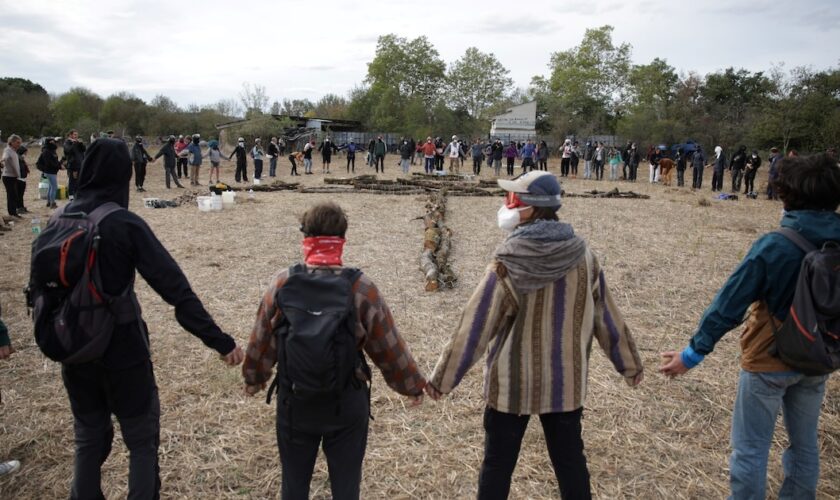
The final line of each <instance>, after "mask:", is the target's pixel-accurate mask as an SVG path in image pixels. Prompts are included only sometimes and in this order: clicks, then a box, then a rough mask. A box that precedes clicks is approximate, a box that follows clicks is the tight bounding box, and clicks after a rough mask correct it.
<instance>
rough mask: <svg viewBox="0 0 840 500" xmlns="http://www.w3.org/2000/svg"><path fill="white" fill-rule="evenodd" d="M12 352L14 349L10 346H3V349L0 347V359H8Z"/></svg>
mask: <svg viewBox="0 0 840 500" xmlns="http://www.w3.org/2000/svg"><path fill="white" fill-rule="evenodd" d="M13 352H15V348H14V347H12V346H10V345H4V346H3V347H0V359H7V358H9V357H10V356H11V355H12V353H13Z"/></svg>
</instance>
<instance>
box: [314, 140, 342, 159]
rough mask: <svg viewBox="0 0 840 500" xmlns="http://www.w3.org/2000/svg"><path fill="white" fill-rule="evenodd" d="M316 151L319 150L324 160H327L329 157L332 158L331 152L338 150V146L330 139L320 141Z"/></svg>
mask: <svg viewBox="0 0 840 500" xmlns="http://www.w3.org/2000/svg"><path fill="white" fill-rule="evenodd" d="M318 151H320V152H321V156H322V157H323V158H324V159H325V160H329V159H330V158H332V154H333V153H334V152H338V147H337V146H336V145H335V144H333V143H332V141H330V142H327V141H324V142H322V143H321V145H320V146H318Z"/></svg>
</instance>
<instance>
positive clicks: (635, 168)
mask: <svg viewBox="0 0 840 500" xmlns="http://www.w3.org/2000/svg"><path fill="white" fill-rule="evenodd" d="M638 175H639V164H638V163H631V164H630V180H631V181H635V180H636V176H638Z"/></svg>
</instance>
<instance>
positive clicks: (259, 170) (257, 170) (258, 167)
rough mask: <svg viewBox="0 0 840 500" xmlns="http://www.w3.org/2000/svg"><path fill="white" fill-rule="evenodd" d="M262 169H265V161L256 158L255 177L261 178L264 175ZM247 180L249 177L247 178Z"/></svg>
mask: <svg viewBox="0 0 840 500" xmlns="http://www.w3.org/2000/svg"><path fill="white" fill-rule="evenodd" d="M262 169H263V161H262V160H254V179H259V178H261V177H262ZM245 180H246V181H247V180H248V179H245Z"/></svg>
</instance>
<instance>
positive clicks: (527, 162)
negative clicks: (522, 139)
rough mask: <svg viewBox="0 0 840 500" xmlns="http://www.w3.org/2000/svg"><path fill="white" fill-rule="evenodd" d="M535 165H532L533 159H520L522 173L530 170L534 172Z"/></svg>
mask: <svg viewBox="0 0 840 500" xmlns="http://www.w3.org/2000/svg"><path fill="white" fill-rule="evenodd" d="M535 168H536V165H534V159H533V158H523V159H522V173H523V174H524V173H525V172H528V171H530V170H534V169H535Z"/></svg>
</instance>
